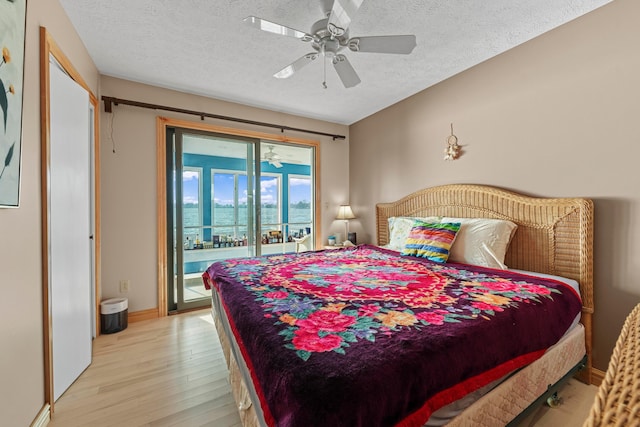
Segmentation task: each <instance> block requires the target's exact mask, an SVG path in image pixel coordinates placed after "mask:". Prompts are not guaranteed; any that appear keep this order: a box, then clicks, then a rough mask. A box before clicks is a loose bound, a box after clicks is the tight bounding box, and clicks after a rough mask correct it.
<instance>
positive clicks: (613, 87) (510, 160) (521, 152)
mask: <svg viewBox="0 0 640 427" xmlns="http://www.w3.org/2000/svg"><path fill="white" fill-rule="evenodd" d="M638 16H640V2H638V1H636V0H617V1H615V2H612V3H611V4H609V5H607V6H605V7H603V8H601V9H599V10H596V11H594V12H592V13H590V14H588V15H586V16H584V17H582V18H580V19H578V20H576V21H573V22H571V23H569V24H567V25H564V26H563V27H560V28H558V29H556V30H554V31H552V32H549V33H547V34H546V35H543V36H541V37H539V38H537V39H535V40H532V41H530V42H528V43H526V44H524V45H521V46H519V47H517V48H515V49H513V50H511V51H509V52H507V53H505V54H503V55H501V56H499V57H497V58H494V59H492V60H490V61H487V62H485V63H483V64H480V65H479V66H476V67H474V68H472V69H470V70H467V71H466V72H464V73H461V74H459V75H457V76H455V77H453V78H451V79H449V80H447V81H445V82H443V83H441V84H438V85H436V86H434V87H432V88H429V89H427V90H425V91H423V92H421V93H419V94H417V95H415V96H413V97H411V98H409V99H407V100H404V101H402V102H400V103H398V104H396V105H394V106H392V107H390V108H388V109H386V110H384V111H382V112H380V113H378V114H375V115H373V116H371V117H368V118H366V119H364V120H362V121H360V122H358V123H356V124H354V125H352V126H351V128H350V132H351V156H350V157H351V162H350V176H351V201H352V203H353V205H354V209H358V210H359V211H360V212H361V218H360V220H359V221H358V222H359V224H358V225H359V226H360V229H361V230H362V231H363V232H364V233H365V234H368V235H369V238H370V239H373V238H375V228H374V227H375V216H374V209H373V206H374V205H375V203H377V202H383V201H384V202H386V201H393V200H396V199H398V198H399V197H401V196H404V195H406V194H408V193H409V192H412V191H414V190H418V189H420V188H424V187H429V186H433V185H441V184H449V183H480V184H489V185H495V186H499V187H503V188H507V189H512V190H515V191H520V192H524V193H528V194H533V195H539V196H559V197H561V196H585V197H589V198H592V199H594V201H595V207H596V212H595V215H596V217H595V287H596V289H595V304H596V312H595V332H594V334H595V337H594V339H595V349H594V363H595V366H596V367H597V368H599V369H601V370H605V369H606V366H607V363H608V360H609V357H610V354H611V351H612V348H613V345H614V343H615V339H616V338H617V335H618V333H619V331H620V328H621V326H622V323H623V321H624V318H625V316H626V315H627V314H628V313H629V312H630V311H631V309H632V307H633V306H634V305H635V304H636V303H638V302H640V222H639V221H638V219H639V218H640V212H639V208H640V190H639V187H638V185H639V184H640V168H638V158H639V157H640V127H639V124H640V119H639V118H640V80H639V78H638V76H639V75H640V55H639V54H638V47H639V46H638V40H640V26H638V25H637V17H638ZM450 123H453V124H454V133H455V134H456V135H457V136H458V138H459V140H460V143H461V144H462V145H463V149H464V151H465V153H464V155H463V156H462V157H461V158H460V159H459V160H456V161H453V162H445V161H444V160H443V150H444V148H445V146H446V143H445V141H446V138H447V136H448V135H449V133H450V127H449V126H450ZM386 171H397V172H396V173H388V172H386ZM354 228H355V226H354Z"/></svg>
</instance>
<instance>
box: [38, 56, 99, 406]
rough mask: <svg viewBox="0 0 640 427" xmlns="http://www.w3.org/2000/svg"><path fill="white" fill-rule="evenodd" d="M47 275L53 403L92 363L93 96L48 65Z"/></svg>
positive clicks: (54, 66)
mask: <svg viewBox="0 0 640 427" xmlns="http://www.w3.org/2000/svg"><path fill="white" fill-rule="evenodd" d="M49 72H50V116H51V117H50V141H51V143H50V176H49V193H48V194H49V221H50V222H49V263H50V265H49V271H50V282H49V286H50V288H49V291H50V301H51V332H52V335H51V336H52V342H53V344H52V359H53V372H52V375H53V400H54V401H55V400H57V399H58V398H59V397H60V396H61V395H62V393H64V391H65V390H66V389H67V388H68V387H69V386H70V385H71V383H73V382H74V381H75V380H76V378H77V377H78V376H79V375H80V374H81V373H82V372H83V371H84V370H85V369H86V368H87V367H88V366H89V364H90V363H91V338H92V330H91V325H92V317H93V316H92V305H93V302H92V299H91V289H92V286H93V283H92V276H91V244H90V235H91V222H90V203H91V198H90V195H91V189H90V185H91V178H90V143H91V140H92V139H91V134H90V132H91V131H90V129H91V128H90V125H89V119H90V117H89V114H90V109H89V106H90V103H89V94H88V93H87V92H86V90H85V89H84V88H82V87H81V86H79V85H78V84H77V83H76V82H74V81H73V80H72V79H71V78H70V77H69V76H68V75H67V74H66V73H64V72H63V71H61V70H60V69H59V68H58V66H57V65H55V64H54V63H51V64H50V67H49Z"/></svg>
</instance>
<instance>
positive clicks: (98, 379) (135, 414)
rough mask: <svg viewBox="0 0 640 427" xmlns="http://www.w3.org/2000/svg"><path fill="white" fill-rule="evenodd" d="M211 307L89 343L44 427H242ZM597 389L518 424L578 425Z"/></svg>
mask: <svg viewBox="0 0 640 427" xmlns="http://www.w3.org/2000/svg"><path fill="white" fill-rule="evenodd" d="M227 374H228V372H227V368H226V364H225V361H224V356H223V355H222V350H221V348H220V343H219V342H218V338H217V335H216V332H215V327H214V326H213V322H212V319H211V314H210V312H209V310H208V309H207V310H200V311H194V312H190V313H185V314H180V315H177V316H169V317H166V318H162V319H154V320H147V321H143V322H137V323H133V324H130V325H129V327H128V328H127V329H125V330H124V331H121V332H118V333H116V334H111V335H103V336H100V337H98V338H97V339H96V340H94V344H93V363H92V364H91V366H90V367H89V368H88V369H87V370H86V371H85V372H84V373H83V374H82V375H81V376H80V378H78V380H76V382H75V383H74V384H72V385H71V387H70V388H69V389H68V390H67V391H66V393H65V394H64V395H63V396H62V397H61V398H60V399H58V401H57V402H56V404H55V413H54V415H53V417H52V420H51V422H50V423H49V426H51V427H74V426H78V427H80V426H82V427H86V426H91V427H102V426H104V427H106V426H124V427H129V426H131V427H137V426H153V427H156V426H181V427H182V426H185V427H191V426H211V427H213V426H215V427H239V426H241V423H240V418H239V416H238V412H237V409H236V406H235V402H234V401H233V397H232V395H231V389H230V387H229V385H228V382H227ZM596 392H597V387H595V386H587V385H584V384H582V383H580V382H578V381H575V380H570V381H569V383H568V384H567V385H566V386H565V387H564V389H563V390H562V393H561V395H560V396H561V399H562V404H561V405H560V406H559V407H557V408H554V409H551V408H548V407H546V406H544V407H541V408H540V409H538V410H537V411H536V412H535V413H533V414H532V415H531V416H529V417H528V418H527V419H526V420H524V421H523V422H522V423H521V424H520V427H531V426H535V427H557V426H563V427H574V426H575V427H579V426H582V423H583V421H584V420H585V419H586V417H587V415H588V412H589V408H590V406H591V403H592V402H593V399H594V397H595V394H596Z"/></svg>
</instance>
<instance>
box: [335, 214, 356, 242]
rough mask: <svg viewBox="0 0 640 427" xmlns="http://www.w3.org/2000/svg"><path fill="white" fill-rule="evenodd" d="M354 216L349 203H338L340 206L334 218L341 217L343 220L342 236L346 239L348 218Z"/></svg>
mask: <svg viewBox="0 0 640 427" xmlns="http://www.w3.org/2000/svg"><path fill="white" fill-rule="evenodd" d="M355 217H356V216H355V215H354V214H353V211H352V210H351V206H349V205H340V208H338V216H336V219H342V220H344V231H345V233H344V238H345V239H347V240H348V236H349V220H350V219H354V218H355ZM351 243H354V242H351Z"/></svg>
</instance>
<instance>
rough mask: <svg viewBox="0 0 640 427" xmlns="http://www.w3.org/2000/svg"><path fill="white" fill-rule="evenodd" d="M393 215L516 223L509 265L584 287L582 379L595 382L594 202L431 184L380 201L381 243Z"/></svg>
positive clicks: (379, 241) (377, 219) (386, 234)
mask: <svg viewBox="0 0 640 427" xmlns="http://www.w3.org/2000/svg"><path fill="white" fill-rule="evenodd" d="M392 216H416V217H423V216H424V217H427V216H450V217H462V218H498V219H507V220H509V221H513V222H514V223H516V224H518V228H517V230H516V233H515V235H514V236H513V239H512V240H511V243H510V244H509V248H508V250H507V254H506V256H505V264H506V265H507V266H509V267H510V268H517V269H520V270H527V271H536V272H539V273H547V274H553V275H556V276H562V277H567V278H569V279H574V280H576V281H577V282H578V284H579V285H580V294H581V296H582V318H581V323H582V324H583V325H584V328H585V347H586V351H587V363H586V368H587V369H583V370H582V371H581V372H580V373H579V375H578V378H579V379H580V380H582V381H583V382H585V383H587V384H591V366H592V365H591V348H592V316H593V201H591V200H589V199H584V198H539V197H530V196H526V195H523V194H517V193H514V192H511V191H507V190H503V189H500V188H496V187H489V186H484V185H468V184H454V185H443V186H440V187H432V188H427V189H424V190H420V191H416V192H415V193H412V194H409V195H408V196H406V197H404V198H402V199H400V200H398V201H396V202H392V203H379V204H377V205H376V225H377V241H378V245H385V244H387V243H388V241H389V223H388V219H389V217H392Z"/></svg>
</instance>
